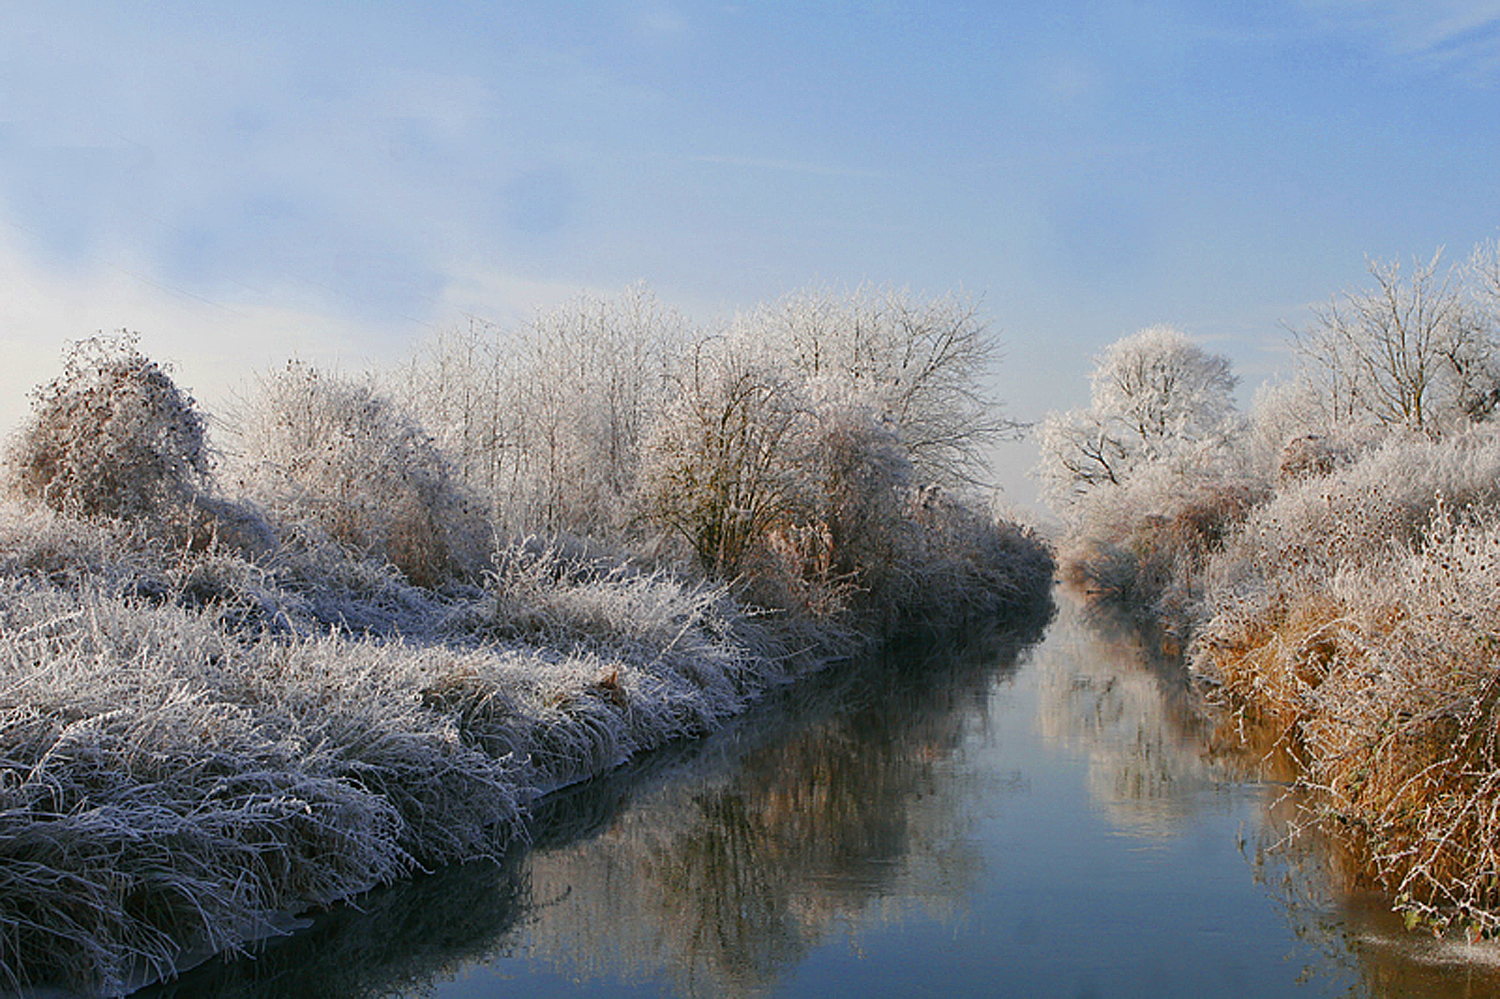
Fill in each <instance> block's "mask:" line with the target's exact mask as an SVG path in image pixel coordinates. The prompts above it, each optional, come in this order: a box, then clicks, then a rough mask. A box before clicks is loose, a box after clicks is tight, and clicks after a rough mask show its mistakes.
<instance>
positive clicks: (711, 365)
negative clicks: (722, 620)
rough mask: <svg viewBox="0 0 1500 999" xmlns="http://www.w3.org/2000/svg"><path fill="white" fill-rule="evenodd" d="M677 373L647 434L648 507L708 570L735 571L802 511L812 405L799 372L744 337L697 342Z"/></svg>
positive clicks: (647, 511) (653, 518)
mask: <svg viewBox="0 0 1500 999" xmlns="http://www.w3.org/2000/svg"><path fill="white" fill-rule="evenodd" d="M679 378H680V383H681V384H680V385H679V388H678V392H677V395H676V398H675V400H674V401H673V403H672V404H671V406H670V407H669V408H668V409H667V411H666V412H665V413H664V414H663V416H662V419H661V420H660V421H659V423H658V424H657V426H656V428H655V431H654V433H653V435H652V438H651V441H650V443H649V452H648V453H649V461H648V465H647V469H646V474H645V475H644V476H643V479H644V484H645V485H644V490H643V492H642V495H641V504H642V510H643V512H644V514H645V516H646V518H647V519H648V520H651V521H653V522H655V523H658V524H661V525H663V526H665V527H666V528H668V529H669V530H671V531H672V532H674V533H675V534H676V535H678V536H680V537H681V538H682V539H684V540H685V541H686V542H687V543H688V545H689V546H690V547H691V548H692V551H693V553H694V555H696V556H697V560H698V563H699V565H700V566H701V567H702V568H703V569H705V570H706V571H708V572H710V573H711V574H713V575H715V576H718V577H720V578H733V577H734V576H735V575H737V574H738V573H739V571H740V569H741V567H742V565H743V563H744V560H745V558H746V556H747V555H748V554H749V552H750V549H751V548H752V547H753V546H754V545H755V544H756V543H757V542H759V541H761V540H762V539H763V538H764V537H765V536H766V535H767V534H768V533H769V532H770V531H771V530H773V529H775V528H778V527H783V526H785V525H787V524H790V523H792V522H794V521H796V520H797V519H799V518H798V514H799V510H800V509H801V507H802V506H803V498H802V495H801V493H802V490H803V486H804V480H803V478H802V476H800V475H799V474H798V472H799V466H800V465H801V460H800V459H802V458H803V457H804V456H805V450H806V445H805V440H804V438H805V435H806V433H807V430H808V427H809V424H810V419H811V414H810V413H809V411H808V409H807V407H806V405H805V403H804V400H803V398H802V395H801V392H800V386H799V384H798V382H797V380H796V379H795V378H794V377H790V373H789V372H787V371H785V370H782V369H780V368H779V367H778V365H777V364H776V363H775V359H774V358H773V357H770V356H767V355H766V354H765V352H764V351H762V350H760V349H758V348H757V346H756V345H754V344H752V343H751V342H748V341H744V340H740V339H738V338H734V339H726V338H724V337H715V338H710V339H708V340H704V341H701V342H699V343H698V344H697V345H696V346H695V347H694V348H693V350H692V352H691V359H690V361H689V362H688V363H687V365H686V370H685V371H684V372H683V373H682V374H681V375H680V376H679Z"/></svg>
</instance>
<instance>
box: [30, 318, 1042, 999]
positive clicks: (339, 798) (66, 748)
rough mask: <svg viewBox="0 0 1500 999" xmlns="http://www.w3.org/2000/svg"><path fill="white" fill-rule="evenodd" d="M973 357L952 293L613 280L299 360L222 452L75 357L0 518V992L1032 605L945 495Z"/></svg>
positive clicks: (283, 922) (1031, 560)
mask: <svg viewBox="0 0 1500 999" xmlns="http://www.w3.org/2000/svg"><path fill="white" fill-rule="evenodd" d="M988 361H989V345H988V339H987V337H986V335H985V332H984V329H983V327H982V325H981V324H980V323H979V322H978V320H977V319H976V317H975V314H974V311H973V308H972V306H971V305H970V304H969V303H967V302H964V301H961V300H958V299H939V300H934V301H917V300H913V299H911V298H909V297H908V296H905V295H900V294H894V293H885V292H867V291H860V292H857V293H854V294H851V295H836V294H831V293H821V292H820V293H816V294H809V295H804V296H798V297H796V298H792V299H788V300H787V301H785V302H782V303H778V304H777V305H775V306H773V307H768V308H766V309H763V310H758V311H756V312H753V313H750V314H747V315H745V316H742V317H739V318H738V319H736V320H735V321H734V322H733V323H732V324H729V325H728V326H727V328H725V329H719V330H714V331H702V330H695V329H693V328H692V327H691V325H690V324H689V323H687V322H686V321H685V320H683V319H682V318H681V317H678V316H676V315H674V314H672V313H671V312H670V311H669V310H666V309H664V308H663V307H661V306H659V305H658V304H657V303H656V302H655V300H654V299H652V298H651V296H650V295H649V294H648V293H646V292H645V291H643V290H640V289H636V290H633V291H631V292H630V293H628V294H627V295H625V296H623V297H622V298H620V299H617V300H610V301H593V300H581V301H578V302H576V303H573V304H572V305H570V306H568V307H566V308H564V309H562V310H560V311H558V312H556V313H552V314H548V315H543V316H540V317H538V319H537V320H536V321H534V322H533V323H531V324H529V325H527V326H525V327H524V328H522V329H520V330H501V329H494V328H490V327H486V326H482V325H476V326H474V327H472V328H471V329H469V330H468V331H466V332H464V333H459V334H453V335H450V336H447V337H444V338H440V339H437V340H435V341H433V342H432V343H430V344H428V345H426V346H425V347H424V348H423V350H422V351H421V352H420V353H419V354H418V355H417V356H416V357H414V358H413V359H412V361H411V362H410V363H409V364H408V365H406V366H405V367H403V368H402V369H401V370H398V371H395V372H388V373H385V374H382V375H380V376H371V377H361V378H348V377H344V376H339V375H336V374H333V373H329V372H324V371H316V370H313V369H311V368H307V367H304V366H300V365H296V364H293V365H291V366H289V367H287V368H285V369H284V370H280V371H276V372H273V373H270V374H267V375H265V376H263V377H262V378H261V380H260V382H259V385H258V388H257V390H256V392H255V393H254V394H253V396H252V398H250V399H248V400H247V401H246V402H245V404H244V407H243V409H242V410H241V411H240V412H238V413H233V414H227V418H226V419H225V421H224V423H223V425H224V426H225V427H226V428H227V432H226V433H225V435H224V439H223V440H222V441H215V442H212V444H213V445H217V447H214V446H211V442H210V441H209V439H208V433H207V428H208V427H209V426H210V424H209V423H208V421H207V420H206V419H205V417H204V416H203V415H202V414H200V413H199V412H198V410H197V409H196V407H195V404H194V403H193V401H192V399H191V398H189V397H188V396H187V394H186V393H184V392H183V391H182V390H180V389H179V388H177V386H176V385H175V384H174V383H173V381H172V379H171V377H170V375H169V374H168V372H167V371H166V369H165V368H163V367H161V366H160V365H158V364H156V363H155V362H152V361H150V360H149V359H147V358H145V357H144V356H142V354H141V353H140V351H139V346H138V343H137V342H136V341H135V340H133V339H131V338H129V337H125V338H115V339H110V338H102V339H95V340H90V341H86V342H84V343H82V344H79V345H76V346H75V347H74V348H73V349H72V351H71V352H70V353H69V354H68V357H67V360H66V365H65V370H64V372H63V374H62V375H61V376H60V377H59V378H58V379H57V381H55V382H53V383H52V384H51V385H49V386H46V387H44V388H42V389H40V390H39V391H38V392H37V393H36V396H35V404H34V407H33V413H32V417H31V419H30V421H29V422H28V423H27V424H26V426H24V427H23V428H21V430H20V431H19V432H18V433H17V434H16V435H15V436H14V438H13V440H12V442H11V445H10V448H9V451H8V458H7V469H8V476H9V480H8V491H9V493H8V496H7V497H6V498H5V500H4V501H3V503H0V990H22V989H26V988H30V987H51V986H61V987H65V988H68V989H72V990H76V991H81V992H87V993H100V994H121V993H123V992H126V991H129V990H130V989H131V988H133V987H135V986H137V985H139V984H141V983H144V982H146V981H149V980H151V979H153V978H158V977H163V976H170V975H172V974H173V972H174V970H175V969H178V968H180V967H182V966H183V965H184V964H185V963H188V962H190V961H192V960H193V959H194V958H195V957H197V956H202V955H206V954H209V953H212V952H216V951H226V950H227V951H233V950H235V949H237V948H241V947H243V946H245V945H246V944H247V943H248V942H250V941H253V940H255V939H257V938H259V937H263V936H266V935H268V934H274V933H277V932H280V931H282V930H283V929H284V928H285V927H286V926H287V925H288V923H289V922H290V920H291V918H292V917H294V916H295V915H296V914H297V913H299V912H302V911H305V910H307V909H309V908H311V907H317V906H325V905H330V904H333V903H335V902H337V901H339V900H344V899H349V898H351V897H353V896H355V895H357V894H359V893H360V892H363V891H365V890H367V889H369V888H371V887H372V886H374V885H376V884H380V883H383V882H389V881H391V880H393V879H398V878H401V877H403V876H405V875H407V874H409V873H411V872H413V871H415V870H417V869H421V868H430V867H432V866H434V865H438V864H444V863H448V862H453V861H461V860H466V859H470V858H479V857H493V856H496V855H497V854H498V853H499V852H500V851H501V850H502V849H503V848H504V847H505V845H506V843H507V842H508V841H509V840H510V839H511V838H512V837H513V836H514V835H516V834H517V832H518V831H520V830H522V829H524V823H525V820H526V817H527V815H528V814H529V813H530V810H531V809H532V808H533V807H534V805H535V803H537V802H538V800H539V799H540V798H541V797H542V796H544V795H546V794H548V793H549V792H550V791H553V790H555V789H557V788H560V787H562V786H565V785H568V784H571V783H575V782H577V781H580V780H582V779H585V778H588V777H590V776H592V775H595V774H598V773H601V772H603V771H605V770H607V769H609V768H611V767H614V766H616V765H618V764H620V763H621V762H623V761H625V760H627V759H629V758H630V757H632V756H633V755H635V754H639V753H641V752H644V751H647V750H650V749H652V748H654V747H658V746H662V745H664V744H666V743H668V742H670V741H672V740H677V739H681V738H685V737H692V736H695V735H700V734H703V733H706V732H708V731H710V730H712V729H713V728H715V727H716V726H717V725H719V724H721V723H722V722H723V721H724V720H725V719H726V718H728V717H729V716H732V715H735V714H737V713H739V712H741V711H743V710H744V709H745V708H746V707H747V706H748V704H750V703H751V702H752V701H754V700H755V699H756V698H757V697H759V696H760V695H761V694H762V693H764V692H765V691H767V690H768V689H770V688H771V687H773V686H774V685H777V684H782V683H785V682H788V681H790V680H793V679H795V678H796V677H798V676H799V675H802V674H805V673H807V672H808V671H811V670H815V669H820V668H823V667H825V666H827V665H828V664H829V663H831V662H836V661H837V660H838V659H840V658H842V657H847V656H850V655H853V654H855V653H857V652H859V651H861V650H863V649H867V648H869V647H870V646H872V645H873V644H875V643H877V642H879V641H881V640H882V639H884V638H885V637H887V636H889V635H891V634H893V633H894V632H896V631H898V630H900V629H903V628H908V627H922V628H935V629H939V630H941V629H944V628H950V627H959V626H962V625H964V624H965V623H966V622H968V621H971V620H973V619H974V618H975V617H976V616H982V617H983V618H984V619H986V620H987V621H994V620H997V619H1002V620H1003V619H1007V618H1012V617H1013V618H1015V619H1017V620H1020V619H1022V618H1028V619H1030V618H1034V616H1035V615H1044V614H1046V613H1047V612H1048V610H1049V608H1050V596H1049V586H1050V582H1051V578H1052V562H1051V556H1050V553H1049V552H1048V550H1047V548H1046V547H1045V546H1044V545H1043V544H1042V543H1041V542H1039V541H1038V540H1037V539H1036V538H1035V537H1034V536H1033V535H1032V534H1031V533H1030V532H1029V531H1028V530H1026V529H1023V528H1021V527H1018V526H1016V525H1015V524H1013V523H1010V522H1007V521H1003V520H1000V519H998V518H997V517H996V516H994V515H993V514H991V513H990V512H989V511H988V510H987V509H985V508H984V507H983V506H982V505H981V504H979V503H977V502H976V501H974V500H973V499H971V498H970V497H972V496H973V495H975V493H974V492H972V491H971V490H970V489H969V488H968V487H969V486H970V485H971V484H972V483H973V482H974V481H975V479H976V478H977V476H978V475H979V473H980V468H979V464H978V459H979V456H980V454H981V452H982V448H983V445H984V444H985V443H986V442H987V441H989V440H991V439H993V438H994V437H995V436H997V435H1000V434H1004V433H1007V432H1009V431H1010V430H1011V426H1010V425H1009V424H1008V423H1006V422H1005V421H1004V420H1002V419H999V418H997V417H996V416H995V415H994V414H995V409H994V407H993V400H990V399H988V398H986V397H985V396H984V394H983V392H982V388H981V386H982V376H983V375H984V372H985V365H986V364H987V363H988ZM212 425H213V426H218V425H219V424H212Z"/></svg>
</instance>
